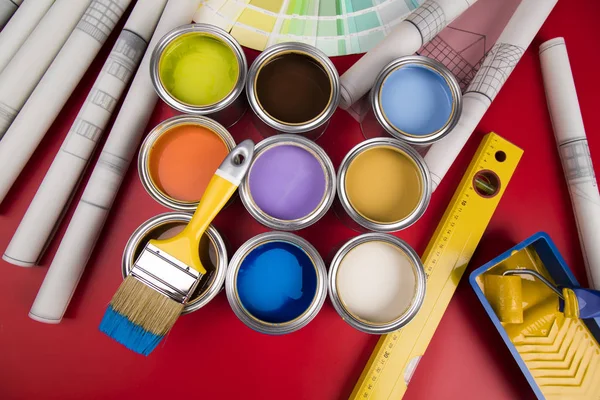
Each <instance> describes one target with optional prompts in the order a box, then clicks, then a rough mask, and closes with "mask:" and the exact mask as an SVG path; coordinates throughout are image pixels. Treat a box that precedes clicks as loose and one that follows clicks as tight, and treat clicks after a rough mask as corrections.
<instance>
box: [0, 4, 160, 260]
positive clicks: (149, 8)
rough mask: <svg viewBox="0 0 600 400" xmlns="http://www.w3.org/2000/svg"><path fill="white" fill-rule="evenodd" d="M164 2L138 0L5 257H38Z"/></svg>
mask: <svg viewBox="0 0 600 400" xmlns="http://www.w3.org/2000/svg"><path fill="white" fill-rule="evenodd" d="M166 3H167V0H138V2H137V4H136V6H135V8H134V9H133V11H132V12H131V15H130V16H129V19H128V20H127V22H126V23H125V27H124V28H123V31H122V32H121V34H120V35H119V38H118V39H117V42H116V43H115V45H114V47H113V49H112V51H111V53H110V55H109V56H108V58H107V59H106V62H105V63H104V66H103V67H102V71H101V72H100V75H98V78H97V79H96V82H95V83H94V86H93V87H92V90H90V93H89V94H88V96H87V99H86V100H85V103H84V104H83V106H82V107H81V110H80V111H79V114H78V115H77V118H75V121H74V122H73V125H72V126H71V129H70V130H69V133H68V134H67V137H66V138H65V140H64V142H63V144H62V146H61V148H60V150H59V151H58V153H57V154H56V157H55V158H54V161H53V162H52V165H51V166H50V169H49V170H48V172H47V173H46V176H45V177H44V180H43V181H42V184H41V185H40V188H39V189H38V191H37V193H36V194H35V197H34V198H33V200H32V202H31V204H30V205H29V208H28V209H27V212H26V213H25V216H24V217H23V220H22V221H21V223H20V224H19V227H18V228H17V231H16V232H15V235H14V236H13V238H12V240H11V242H10V243H9V245H8V248H7V249H6V251H5V252H4V255H3V256H2V258H3V259H4V260H5V261H7V262H9V263H12V264H15V265H20V266H23V267H29V266H33V265H35V264H36V263H37V260H38V259H39V258H40V257H41V255H42V252H43V251H44V249H45V247H46V243H47V242H48V241H49V239H50V238H51V236H52V234H53V232H54V228H55V226H56V225H57V224H58V223H59V222H60V219H61V217H62V215H63V211H64V210H65V209H66V207H67V206H68V204H69V201H70V200H71V198H72V195H73V193H74V192H75V190H76V189H77V186H78V184H79V181H80V179H81V175H82V174H83V172H84V170H85V168H86V166H87V164H88V162H89V159H90V157H91V156H92V154H93V152H94V150H95V148H96V145H97V143H98V141H99V140H100V138H101V137H102V135H103V134H104V129H105V128H106V125H107V124H108V121H109V120H110V117H111V115H112V113H113V111H114V110H115V107H116V106H117V103H118V102H119V99H120V98H121V96H122V94H123V92H124V91H125V88H126V87H127V85H128V84H129V81H130V79H131V77H132V76H133V74H134V73H135V70H136V69H137V67H138V65H139V63H140V60H141V59H142V56H143V55H144V51H145V50H146V46H147V44H148V41H149V40H150V38H151V37H152V33H153V32H154V28H156V23H157V22H158V19H159V18H160V15H161V14H162V11H163V9H164V7H165V4H166Z"/></svg>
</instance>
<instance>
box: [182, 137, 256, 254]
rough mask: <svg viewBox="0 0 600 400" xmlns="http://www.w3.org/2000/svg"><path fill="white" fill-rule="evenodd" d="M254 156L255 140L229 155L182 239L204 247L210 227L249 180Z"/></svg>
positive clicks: (248, 141) (241, 144)
mask: <svg viewBox="0 0 600 400" xmlns="http://www.w3.org/2000/svg"><path fill="white" fill-rule="evenodd" d="M253 154H254V143H252V141H251V140H244V141H243V142H242V143H240V144H239V145H237V146H236V147H235V148H234V149H233V150H232V151H231V153H229V155H228V156H227V157H226V158H225V160H224V161H223V163H221V166H219V169H218V170H217V171H216V172H215V175H214V176H213V177H212V179H211V180H210V182H209V183H208V186H207V187H206V190H205V191H204V195H202V199H201V200H200V204H198V207H197V208H196V211H195V212H194V215H193V216H192V220H191V221H190V222H189V223H188V224H187V226H186V228H185V229H184V231H183V232H181V235H186V236H188V237H190V238H192V237H193V238H194V241H195V242H196V243H200V239H201V238H202V235H203V234H204V231H206V229H207V228H208V225H210V223H211V222H212V220H213V219H214V218H215V217H216V216H217V214H218V213H219V211H221V209H222V208H223V206H225V204H227V201H229V199H230V198H231V196H232V195H233V193H235V191H236V189H237V188H238V186H239V185H240V182H241V181H242V179H244V176H246V173H247V172H248V169H249V167H250V164H251V162H252V156H253Z"/></svg>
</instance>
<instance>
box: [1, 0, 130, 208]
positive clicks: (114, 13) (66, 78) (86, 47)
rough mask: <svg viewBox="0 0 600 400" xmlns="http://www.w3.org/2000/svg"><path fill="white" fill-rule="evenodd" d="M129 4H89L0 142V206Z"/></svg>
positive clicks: (103, 0)
mask: <svg viewBox="0 0 600 400" xmlns="http://www.w3.org/2000/svg"><path fill="white" fill-rule="evenodd" d="M129 3H131V0H93V1H92V3H91V4H90V5H89V7H88V8H87V10H86V11H85V13H84V14H83V16H82V17H81V20H80V21H79V23H78V24H77V26H76V27H75V29H74V30H73V32H72V33H71V36H69V39H67V41H66V42H65V44H64V46H63V48H62V49H61V50H60V52H59V53H58V55H57V56H56V58H55V59H54V61H53V62H52V64H51V65H50V67H49V68H48V71H46V73H45V74H44V77H43V78H42V80H41V81H40V83H39V84H38V86H37V87H36V88H35V90H34V91H33V93H31V96H30V97H29V99H28V100H27V102H26V103H25V105H24V106H23V108H22V109H21V111H20V112H19V114H18V115H17V118H15V120H14V121H13V123H12V124H11V126H10V128H9V129H8V131H7V132H6V134H5V135H4V138H2V140H0V203H1V202H2V201H3V200H4V197H5V196H6V194H7V193H8V191H9V189H10V188H11V186H12V185H13V183H15V181H16V180H17V177H18V176H19V174H20V173H21V171H22V170H23V168H24V167H25V164H27V161H29V158H30V157H31V155H32V154H33V152H34V151H35V149H36V148H37V146H38V145H39V144H40V142H41V141H42V139H43V137H44V135H45V134H46V131H47V130H48V129H49V128H50V126H51V125H52V123H53V122H54V119H55V118H56V117H57V116H58V114H59V113H60V110H61V109H62V108H63V106H64V105H65V103H66V102H67V100H69V97H70V96H71V93H73V90H75V87H76V86H77V84H78V83H79V81H80V80H81V78H82V77H83V75H84V74H85V72H86V71H87V69H88V67H89V66H90V64H91V63H92V61H94V58H95V57H96V55H97V54H98V52H99V51H100V48H101V47H102V45H103V44H104V42H106V39H108V36H109V35H110V33H111V32H112V30H113V28H114V27H115V25H116V24H117V22H119V19H120V18H121V16H122V15H123V13H124V12H125V10H126V9H127V7H128V6H129Z"/></svg>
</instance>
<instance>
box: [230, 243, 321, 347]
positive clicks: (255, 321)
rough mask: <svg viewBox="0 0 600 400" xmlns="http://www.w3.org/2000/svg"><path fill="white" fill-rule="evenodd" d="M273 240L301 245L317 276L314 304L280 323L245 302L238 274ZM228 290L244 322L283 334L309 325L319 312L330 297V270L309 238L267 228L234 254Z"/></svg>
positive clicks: (232, 303) (233, 307)
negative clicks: (258, 313) (263, 317)
mask: <svg viewBox="0 0 600 400" xmlns="http://www.w3.org/2000/svg"><path fill="white" fill-rule="evenodd" d="M272 243H285V244H288V245H292V246H295V247H297V248H298V249H300V250H301V251H302V252H304V254H305V255H306V256H307V257H308V258H309V259H310V261H311V263H312V266H313V267H314V272H315V276H316V287H315V293H314V296H313V297H312V299H311V301H310V304H308V306H307V307H306V308H305V309H304V310H303V312H302V313H301V314H300V315H299V316H297V317H295V318H293V319H291V320H289V321H283V322H279V323H271V322H267V321H264V320H261V319H259V318H257V317H256V316H254V315H253V314H252V313H251V312H250V311H248V309H246V307H245V306H244V305H243V304H242V300H241V299H240V295H239V292H238V275H239V273H240V267H241V266H242V264H243V262H244V261H245V259H246V258H247V257H248V256H249V255H251V254H252V252H253V251H255V250H256V249H258V248H260V247H261V246H264V245H267V244H272ZM225 290H226V292H227V300H228V301H229V304H230V305H231V308H232V309H233V312H234V313H235V315H236V316H237V317H238V318H239V319H240V320H241V321H242V322H243V323H244V324H246V325H247V326H248V327H250V328H252V329H253V330H255V331H257V332H261V333H265V334H269V335H283V334H287V333H291V332H294V331H297V330H298V329H300V328H302V327H304V326H306V325H307V324H308V323H309V322H310V321H311V320H312V319H313V318H314V317H315V316H316V315H317V314H318V312H319V310H320V309H321V307H322V306H323V303H324V301H325V298H326V297H327V271H326V269H325V263H324V262H323V259H322V258H321V256H320V255H319V253H318V252H317V251H316V249H315V248H314V247H313V246H312V245H311V244H310V243H308V242H307V241H306V240H304V239H302V238H301V237H299V236H296V235H294V234H292V233H288V232H277V231H273V232H267V233H263V234H260V235H258V236H255V237H253V238H251V239H250V240H248V241H247V242H246V243H244V244H243V245H242V246H241V247H240V248H239V249H238V251H237V252H236V253H235V254H234V255H233V257H232V258H231V262H230V263H229V268H228V270H227V277H226V279H225Z"/></svg>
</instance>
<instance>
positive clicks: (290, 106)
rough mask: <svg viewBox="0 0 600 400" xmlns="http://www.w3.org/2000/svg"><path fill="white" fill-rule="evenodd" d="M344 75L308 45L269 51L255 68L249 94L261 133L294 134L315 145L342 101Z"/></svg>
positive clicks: (285, 45)
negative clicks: (341, 75) (341, 87)
mask: <svg viewBox="0 0 600 400" xmlns="http://www.w3.org/2000/svg"><path fill="white" fill-rule="evenodd" d="M339 80H340V79H339V75H338V73H337V70H336V69H335V66H334V65H333V63H332V62H331V60H330V59H329V58H328V57H327V56H326V55H325V54H324V53H323V52H322V51H320V50H319V49H317V48H316V47H313V46H310V45H308V44H304V43H293V42H292V43H280V44H276V45H274V46H271V47H269V48H267V49H266V50H265V51H263V52H262V53H261V54H260V55H259V56H258V58H256V60H255V61H254V62H253V63H252V65H251V66H250V70H249V71H248V81H247V82H246V95H247V96H248V101H249V103H250V108H251V109H252V111H254V114H253V115H254V122H255V126H256V127H257V129H258V130H259V131H260V133H261V134H262V135H263V136H265V137H268V136H272V135H275V134H278V133H295V134H300V135H303V136H305V137H307V138H309V139H312V140H316V139H317V138H318V137H319V136H321V134H322V133H323V132H324V131H325V129H326V128H327V125H328V124H329V120H330V119H331V116H332V115H333V113H334V112H335V110H336V108H337V106H338V103H339V99H340V88H339V86H340V82H339Z"/></svg>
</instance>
